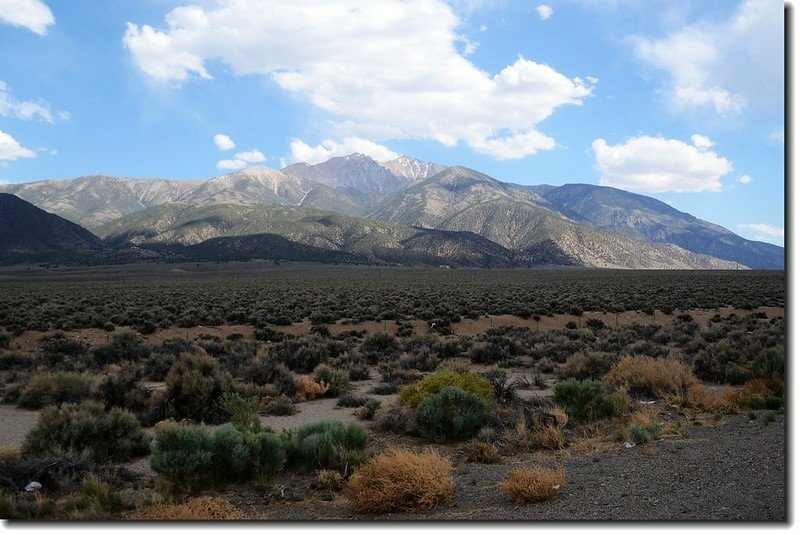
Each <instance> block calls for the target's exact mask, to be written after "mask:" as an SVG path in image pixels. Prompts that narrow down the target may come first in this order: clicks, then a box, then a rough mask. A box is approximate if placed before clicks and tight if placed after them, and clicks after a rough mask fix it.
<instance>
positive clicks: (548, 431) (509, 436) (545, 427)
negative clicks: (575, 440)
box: [504, 408, 567, 451]
mask: <svg viewBox="0 0 800 535" xmlns="http://www.w3.org/2000/svg"><path fill="white" fill-rule="evenodd" d="M545 416H546V417H545V418H532V419H531V421H530V422H527V421H526V420H525V419H524V418H520V419H519V420H517V424H516V425H515V426H514V428H513V429H509V430H507V431H506V432H505V435H504V438H505V440H506V442H507V443H508V444H510V445H511V446H512V447H515V448H518V449H522V450H525V451H534V450H560V449H563V448H564V446H565V445H566V439H565V438H564V427H565V426H566V425H567V415H566V413H565V412H564V411H563V410H561V409H560V408H556V409H552V410H551V411H548V413H547V414H546V415H545Z"/></svg>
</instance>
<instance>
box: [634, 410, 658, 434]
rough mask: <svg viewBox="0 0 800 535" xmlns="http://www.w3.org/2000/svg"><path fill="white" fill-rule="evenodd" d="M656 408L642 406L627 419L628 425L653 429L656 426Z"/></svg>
mask: <svg viewBox="0 0 800 535" xmlns="http://www.w3.org/2000/svg"><path fill="white" fill-rule="evenodd" d="M658 412H659V411H658V407H656V406H654V405H642V406H641V407H639V409H638V410H637V411H635V412H632V413H631V415H630V418H629V423H630V425H636V426H639V427H646V428H647V427H653V426H655V425H658Z"/></svg>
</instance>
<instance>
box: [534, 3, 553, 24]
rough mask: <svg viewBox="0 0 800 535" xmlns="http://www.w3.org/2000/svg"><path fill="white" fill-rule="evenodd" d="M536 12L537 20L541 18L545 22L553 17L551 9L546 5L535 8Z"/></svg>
mask: <svg viewBox="0 0 800 535" xmlns="http://www.w3.org/2000/svg"><path fill="white" fill-rule="evenodd" d="M536 12H537V13H538V14H539V18H541V19H542V20H547V19H549V18H550V17H552V16H553V8H552V7H550V6H548V5H546V4H541V5H540V6H537V7H536Z"/></svg>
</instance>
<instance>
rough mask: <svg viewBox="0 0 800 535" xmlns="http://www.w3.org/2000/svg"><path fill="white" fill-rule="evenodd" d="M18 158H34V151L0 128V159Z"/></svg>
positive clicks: (10, 159) (11, 159)
mask: <svg viewBox="0 0 800 535" xmlns="http://www.w3.org/2000/svg"><path fill="white" fill-rule="evenodd" d="M18 158H36V153H35V152H34V151H32V150H30V149H26V148H25V147H23V146H22V145H20V143H19V141H17V140H16V139H14V138H13V137H11V134H6V133H5V132H3V131H2V130H0V161H14V160H16V159H18Z"/></svg>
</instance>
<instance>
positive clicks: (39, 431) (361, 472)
mask: <svg viewBox="0 0 800 535" xmlns="http://www.w3.org/2000/svg"><path fill="white" fill-rule="evenodd" d="M331 269H332V271H330V272H326V271H324V270H319V271H318V272H317V271H312V272H310V273H304V274H301V275H297V276H292V275H291V274H290V273H288V272H285V271H279V272H278V273H280V274H282V277H285V278H275V277H274V276H273V278H271V279H270V280H269V281H258V280H256V279H255V278H251V277H250V275H248V274H247V273H246V272H245V273H242V274H239V275H237V276H232V277H227V278H219V279H210V278H209V279H208V280H206V278H205V277H206V276H205V275H198V276H197V277H198V278H194V279H191V278H184V277H181V276H177V275H175V276H173V277H172V278H170V277H166V278H155V279H152V280H148V281H147V282H146V283H143V284H142V285H141V286H137V285H135V284H134V281H135V280H139V279H123V280H121V281H119V282H117V283H115V284H114V285H112V284H109V285H108V287H105V288H104V287H103V286H96V282H97V281H93V282H90V281H88V280H84V279H83V278H80V280H77V281H76V280H71V279H70V280H58V279H57V278H55V279H54V278H48V279H41V280H39V279H36V280H26V281H25V282H21V281H14V282H12V283H11V284H9V285H7V286H6V283H3V284H4V290H6V289H8V291H7V292H3V294H2V296H0V325H3V326H4V327H5V329H6V331H5V332H3V333H2V334H0V389H1V390H0V394H1V395H2V401H3V403H5V404H7V405H16V406H17V407H19V408H20V409H36V410H41V413H40V414H39V419H38V423H37V424H36V426H35V427H34V428H33V429H31V430H30V432H29V433H28V434H27V436H26V438H25V440H24V442H23V443H21V444H19V445H18V447H17V448H4V449H0V516H2V517H3V518H63V519H82V518H135V519H166V518H174V519H191V518H197V519H239V518H249V517H252V514H253V513H252V511H250V512H249V513H248V512H247V510H246V508H242V507H240V506H237V505H236V504H235V503H233V501H235V496H233V495H230V494H228V492H229V490H230V489H231V488H237V489H241V488H247V489H252V492H256V493H258V495H259V496H261V497H262V499H261V502H262V503H264V504H267V505H265V507H268V504H270V503H274V502H276V501H302V500H304V499H309V497H310V496H314V497H316V498H319V499H322V500H326V501H330V500H342V501H343V502H344V503H346V504H347V507H349V508H350V509H351V510H353V511H355V512H357V513H359V514H367V515H381V514H384V513H392V512H397V513H406V514H423V513H425V512H427V511H431V510H433V509H435V508H437V507H442V506H444V505H446V504H448V503H451V501H452V500H453V499H454V496H455V497H457V496H458V493H459V488H458V486H457V485H456V484H455V483H454V480H453V477H452V473H453V470H454V466H463V465H472V464H486V465H500V466H503V465H505V464H509V470H507V476H506V477H505V479H504V480H503V481H502V482H501V484H499V485H498V486H497V488H495V489H494V492H496V493H497V494H498V495H501V496H502V497H503V499H504V500H506V501H507V503H508V504H509V506H512V505H513V506H521V505H522V504H529V505H525V507H535V506H536V505H535V504H536V503H538V502H541V501H543V500H551V499H562V498H561V496H562V493H561V489H563V488H566V487H567V486H569V485H570V484H571V478H570V474H569V473H567V472H566V471H565V469H564V468H563V466H562V463H561V460H563V459H564V458H567V457H568V456H571V455H581V454H586V453H597V452H602V451H605V450H608V449H614V448H623V447H625V445H626V444H628V445H635V446H639V447H647V446H648V445H651V444H653V443H655V442H657V441H660V440H670V439H672V440H680V438H681V437H682V436H683V434H684V430H685V427H687V426H692V425H695V422H697V423H698V424H701V419H702V418H703V417H705V416H710V417H711V418H712V419H713V418H718V417H721V415H725V414H734V413H740V412H751V413H754V411H765V412H764V414H766V415H767V416H769V415H772V414H774V413H775V411H783V410H784V408H783V405H784V396H785V386H784V354H785V323H784V319H783V317H782V316H780V315H778V316H775V315H773V317H771V318H770V317H767V316H766V315H765V314H764V313H763V312H759V311H754V309H756V308H757V307H760V306H783V300H784V293H783V292H784V288H783V274H782V273H781V274H777V273H704V274H698V273H683V274H681V276H680V277H679V276H677V275H675V274H671V273H658V274H655V273H639V272H634V273H629V274H628V273H626V274H625V275H624V276H623V275H621V274H619V273H614V274H611V275H610V274H608V273H605V272H596V271H586V272H572V271H563V272H542V273H538V272H509V273H506V272H503V276H502V277H498V275H497V273H496V272H492V273H491V277H490V276H489V274H483V273H480V272H465V273H466V274H456V275H454V276H453V277H452V278H448V277H444V276H440V275H439V272H430V273H425V274H424V276H421V277H417V275H410V274H408V272H400V271H397V272H395V271H392V270H376V271H369V270H365V271H363V272H361V271H359V274H360V275H359V280H358V281H357V283H356V282H353V281H352V280H351V279H348V278H347V277H342V276H341V273H340V272H338V271H336V269H334V268H331ZM411 273H414V272H413V271H412V272H411ZM431 273H433V275H431ZM612 273H613V272H612ZM387 274H391V277H389V276H388V275H387ZM384 275H387V276H386V277H384ZM447 275H448V276H449V275H450V273H448V274H447ZM140 279H141V277H140ZM365 281H366V282H367V283H368V284H366V283H365ZM189 282H191V284H189ZM267 282H268V284H267ZM412 282H413V284H412ZM212 283H213V285H212ZM91 284H95V286H93V289H92V290H88V288H89V285H91ZM365 284H366V285H365ZM733 286H735V288H734V287H733ZM45 287H46V288H47V290H48V291H47V292H42V291H39V290H40V289H42V288H45ZM212 288H213V289H212ZM34 289H36V291H33V290H34ZM721 306H735V307H737V310H736V313H732V314H727V315H722V314H713V313H709V314H707V317H708V320H706V321H703V322H698V321H696V320H695V318H694V317H693V316H692V314H690V312H692V311H693V310H694V309H698V308H711V309H714V308H715V307H721ZM592 310H595V311H596V310H606V311H607V312H608V321H602V320H600V319H598V318H589V319H585V318H583V320H581V317H582V314H583V312H584V311H592ZM622 310H639V311H645V314H644V315H645V316H648V315H649V314H648V313H647V312H646V311H650V314H655V313H659V314H663V315H666V316H668V318H667V320H666V321H665V322H662V324H658V323H639V322H634V323H625V324H622V325H617V324H616V322H615V321H614V319H613V318H614V314H615V313H617V312H620V311H622ZM656 311H658V312H656ZM712 312H713V310H712ZM507 313H511V314H515V315H517V316H519V317H529V318H532V319H534V320H535V317H537V316H538V317H543V316H547V315H548V314H569V315H571V316H572V317H573V318H574V323H575V324H574V325H567V327H566V328H558V329H552V328H551V329H538V328H529V327H524V328H523V327H490V328H488V329H486V330H485V331H483V332H479V333H476V334H474V335H454V334H452V329H451V326H452V325H453V323H457V322H458V321H460V320H461V319H462V318H467V317H483V316H484V315H486V314H489V315H495V314H507ZM375 319H382V320H383V321H384V322H385V323H391V324H392V325H393V326H395V327H396V329H393V332H395V333H396V334H392V333H389V332H374V331H373V332H366V331H365V330H363V329H359V322H361V321H364V320H375ZM309 320H310V322H311V323H312V324H313V327H312V328H311V329H310V330H309V331H308V332H307V333H303V334H297V333H292V332H291V329H289V328H288V327H290V326H291V324H293V323H294V322H298V321H309ZM413 320H425V321H426V323H425V325H426V326H427V327H426V329H425V330H424V332H419V329H418V328H411V323H410V322H411V321H413ZM590 320H591V321H590ZM578 322H580V325H579V324H578ZM333 323H338V324H339V325H341V324H342V323H346V324H351V327H352V329H350V330H340V332H339V334H335V335H334V334H331V332H332V330H331V329H330V328H329V327H331V326H332V324H333ZM223 324H231V325H245V324H247V325H250V326H252V327H254V330H253V331H252V332H253V335H252V336H244V335H242V334H238V333H231V334H230V335H227V336H219V335H216V334H213V331H212V330H209V331H208V332H204V333H200V334H194V335H193V336H192V337H191V338H189V337H188V336H184V337H181V336H180V332H179V331H177V332H175V336H171V337H164V336H162V337H159V338H152V339H148V338H147V336H148V334H152V333H153V332H156V333H163V332H165V330H166V329H172V328H174V326H176V325H177V326H184V327H188V326H197V325H204V326H219V325H223ZM97 327H99V328H102V329H105V330H106V331H107V332H108V335H107V340H104V341H102V342H99V343H96V342H91V341H86V339H85V338H84V337H82V336H81V332H82V331H80V329H84V328H97ZM31 330H42V331H46V334H45V335H44V336H40V337H39V338H38V342H37V345H36V347H34V348H23V347H20V346H19V343H18V342H19V340H20V339H22V337H24V336H26V333H29V332H30V331H31ZM326 398H327V399H330V400H331V405H330V406H331V408H332V409H331V410H334V411H338V412H337V414H346V415H347V416H348V417H347V418H345V420H347V421H342V419H330V418H328V417H326V418H321V419H319V420H317V421H310V422H305V423H301V424H298V425H293V426H281V427H278V426H275V427H274V428H272V427H270V426H268V425H266V424H264V419H267V418H269V419H271V420H270V422H273V421H280V418H292V415H293V414H295V413H298V411H299V413H300V414H301V415H302V414H303V411H304V407H307V406H311V404H319V403H324V402H325V400H326ZM333 400H335V401H333ZM333 407H338V408H335V409H333ZM282 415H285V416H282ZM767 416H765V417H764V418H765V422H766V419H767ZM276 418H277V419H278V420H275V419H276ZM712 421H713V420H712ZM765 425H767V424H766V423H765ZM687 447H691V446H687ZM531 453H536V454H537V455H540V456H539V457H536V459H537V460H536V461H534V460H532V458H531V457H530V456H529V455H528V454H531ZM542 456H543V457H542ZM137 459H139V460H142V459H144V463H145V464H146V465H147V466H148V467H149V468H150V470H152V472H151V475H150V476H147V475H144V476H143V475H142V474H141V469H140V471H139V472H136V471H135V470H134V469H133V468H132V465H131V463H132V462H136V461H137ZM542 459H545V460H546V462H545V463H544V464H542V463H540V462H539V461H541V460H542ZM512 461H514V463H513V464H514V468H513V469H511V466H510V465H511V463H512ZM554 467H555V468H554ZM148 478H149V479H148ZM30 481H38V482H39V483H41V485H42V488H41V489H39V490H37V491H35V492H25V491H24V490H23V489H24V487H25V486H26V485H27V484H28V483H29V482H30ZM131 489H137V492H136V493H133V494H131V493H130V490H131ZM126 492H127V494H125V493H126ZM201 493H202V494H203V495H202V496H198V495H199V494H201ZM143 494H144V495H146V496H147V497H146V498H142V495H143ZM209 494H211V496H209ZM123 495H124V496H126V497H125V498H123V497H122V496H123ZM133 495H135V496H137V498H135V499H131V498H130V496H133ZM248 515H250V516H248Z"/></svg>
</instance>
